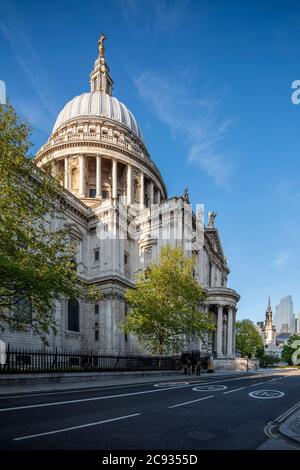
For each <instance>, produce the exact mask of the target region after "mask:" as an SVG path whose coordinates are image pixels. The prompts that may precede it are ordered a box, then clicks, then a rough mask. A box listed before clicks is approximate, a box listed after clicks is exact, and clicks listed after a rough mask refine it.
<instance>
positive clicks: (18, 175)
mask: <svg viewBox="0 0 300 470" xmlns="http://www.w3.org/2000/svg"><path fill="white" fill-rule="evenodd" d="M30 134H31V130H30V127H29V125H28V124H27V122H25V121H23V120H22V119H20V118H19V117H18V116H17V114H16V112H15V111H14V109H13V107H12V106H11V105H10V104H7V105H5V106H4V105H3V106H0V325H1V327H2V328H4V327H5V326H9V327H12V328H14V329H16V330H19V331H27V330H29V329H31V330H33V331H35V332H37V333H41V334H42V335H44V334H45V333H47V332H48V331H49V330H50V329H51V328H52V329H55V319H54V308H55V299H58V300H59V299H61V298H63V297H67V298H78V297H86V296H88V297H93V296H95V295H96V294H95V292H91V291H90V290H89V289H87V288H86V286H85V285H84V284H83V283H82V282H79V281H78V278H77V274H76V266H74V258H75V254H76V253H75V251H76V247H75V246H72V245H71V244H70V229H69V228H68V227H67V226H66V224H65V223H64V207H63V198H62V193H61V186H60V185H59V183H58V182H57V181H56V180H55V179H54V178H52V177H51V176H49V175H47V174H46V173H45V172H43V171H42V170H39V169H38V168H37V167H36V166H35V165H33V163H32V161H31V159H30V158H29V157H28V156H27V154H28V151H29V149H30V147H31V143H30V140H29V138H30Z"/></svg>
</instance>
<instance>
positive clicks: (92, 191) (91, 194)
mask: <svg viewBox="0 0 300 470" xmlns="http://www.w3.org/2000/svg"><path fill="white" fill-rule="evenodd" d="M90 197H92V198H94V197H96V188H90Z"/></svg>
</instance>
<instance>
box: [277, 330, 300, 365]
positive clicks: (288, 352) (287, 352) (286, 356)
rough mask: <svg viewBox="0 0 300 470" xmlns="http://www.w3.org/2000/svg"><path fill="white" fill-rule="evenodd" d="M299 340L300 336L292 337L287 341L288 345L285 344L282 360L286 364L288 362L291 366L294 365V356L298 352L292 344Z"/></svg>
mask: <svg viewBox="0 0 300 470" xmlns="http://www.w3.org/2000/svg"><path fill="white" fill-rule="evenodd" d="M299 340H300V335H292V336H290V337H289V339H288V340H287V344H285V345H284V346H283V348H282V353H281V358H282V360H283V361H284V362H287V363H288V364H289V365H292V364H293V361H292V354H293V353H294V352H295V351H296V349H295V348H292V344H293V342H294V341H299ZM299 356H300V355H299Z"/></svg>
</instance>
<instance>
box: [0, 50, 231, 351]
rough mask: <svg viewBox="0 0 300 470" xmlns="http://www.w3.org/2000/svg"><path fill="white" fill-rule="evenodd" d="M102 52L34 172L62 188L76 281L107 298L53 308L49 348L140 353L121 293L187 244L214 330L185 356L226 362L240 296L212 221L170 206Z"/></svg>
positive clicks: (27, 339) (184, 205) (181, 200)
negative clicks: (46, 172) (170, 249)
mask: <svg viewBox="0 0 300 470" xmlns="http://www.w3.org/2000/svg"><path fill="white" fill-rule="evenodd" d="M103 51H104V49H102V54H103V55H100V52H99V56H98V58H97V60H96V62H95V66H94V69H93V71H92V73H91V75H90V78H91V80H90V83H91V92H90V93H83V94H82V95H80V96H78V97H75V98H74V99H73V100H71V101H70V102H69V103H67V105H66V106H65V107H64V109H63V110H62V111H61V113H60V114H59V116H58V118H57V121H56V123H55V126H54V129H53V131H52V133H51V135H50V137H49V139H48V142H47V143H46V144H45V145H43V146H42V147H41V148H40V150H39V151H38V153H37V155H36V157H35V163H36V165H37V166H39V167H41V168H44V169H46V168H49V167H51V171H52V174H53V176H55V177H57V178H59V180H60V182H61V184H62V186H63V187H64V198H65V204H66V207H67V213H68V220H67V223H68V224H69V225H71V227H72V241H73V243H76V245H77V248H78V255H77V263H78V275H79V276H80V277H81V278H83V279H85V280H86V281H88V282H89V283H92V284H94V285H96V286H97V287H98V288H99V289H100V290H101V291H102V293H103V297H102V300H101V301H100V303H99V304H81V305H78V306H76V305H71V304H69V303H68V301H67V300H66V301H64V302H62V303H57V310H56V317H57V322H58V325H59V330H60V332H59V334H58V335H56V336H53V335H51V336H50V338H49V342H50V345H51V346H52V347H59V348H70V349H78V350H87V349H89V350H93V351H94V352H99V353H107V354H111V353H114V354H119V353H120V354H123V353H137V352H140V351H141V350H140V349H139V347H138V345H137V344H136V342H135V339H134V338H132V337H127V336H126V335H125V334H124V333H122V332H121V331H120V329H119V327H118V324H119V322H120V321H121V320H122V319H123V318H124V315H126V312H127V306H126V304H125V301H124V292H125V290H126V289H127V288H128V287H131V286H133V285H134V280H135V276H136V274H137V273H138V272H140V271H142V270H144V269H145V268H146V267H147V265H149V263H151V262H153V261H155V260H157V259H158V257H159V253H160V250H161V247H162V246H163V245H164V244H166V243H168V244H170V245H172V246H177V245H183V246H184V249H185V252H186V254H187V255H188V256H191V255H192V254H194V255H195V256H196V267H195V273H194V274H195V277H196V278H197V279H198V281H199V283H200V284H201V285H202V286H203V287H204V288H205V289H206V291H207V294H208V296H207V300H206V302H205V305H204V306H203V308H205V309H207V310H208V311H210V312H211V313H212V315H213V317H214V320H215V323H216V326H217V328H216V331H215V332H214V334H212V335H208V336H207V338H206V339H205V340H204V341H203V342H202V343H199V342H197V343H193V344H190V345H188V346H187V347H188V348H190V349H197V350H199V349H200V350H201V351H202V352H204V353H207V352H208V353H209V354H211V355H215V356H218V357H220V358H232V357H234V356H235V315H236V305H237V302H238V300H239V295H238V294H237V293H236V292H235V291H234V290H233V289H229V288H227V277H228V274H229V269H228V266H227V262H226V259H225V257H224V254H223V250H222V245H221V241H220V238H219V234H218V230H217V229H216V228H215V227H214V221H215V216H216V214H215V213H214V212H211V213H210V216H209V223H208V226H207V227H204V226H201V224H199V223H198V222H197V219H196V216H195V214H194V213H193V211H192V208H191V205H190V203H189V198H188V193H187V191H186V192H185V194H184V195H183V196H180V197H173V198H168V195H167V190H166V186H165V183H164V181H163V178H162V176H161V174H160V171H159V169H158V168H157V166H156V165H155V163H154V162H153V161H152V160H151V158H150V155H149V153H148V151H147V148H146V146H145V143H144V141H143V136H142V133H141V131H140V128H139V126H138V124H137V122H136V120H135V118H134V116H133V115H132V114H131V113H130V111H128V109H127V108H126V107H125V105H123V104H122V103H121V102H119V101H118V100H117V99H116V98H114V97H113V96H112V84H113V82H112V79H111V77H110V74H109V68H108V65H107V63H106V61H105V57H104V52H103ZM122 208H123V210H121V209H122ZM187 213H188V214H189V218H188V222H187V221H186V219H185V217H186V214H187ZM57 223H60V222H55V221H53V224H54V226H55V224H57ZM54 226H53V228H55V227H54ZM99 227H100V229H99ZM187 228H188V230H189V231H190V233H193V236H194V238H195V239H198V240H200V242H199V244H198V245H197V243H194V244H193V246H192V247H191V245H190V244H188V243H186V235H185V234H186V233H187V232H186V230H187ZM161 230H163V231H164V234H163V236H162V234H161ZM100 232H101V233H100ZM99 234H100V235H101V236H100V235H99ZM105 234H107V237H106V236H105ZM108 235H109V236H108ZM74 312H75V313H74ZM75 314H76V321H73V320H72V315H73V316H74V315H75ZM3 339H4V340H6V341H9V342H10V343H12V344H18V345H22V346H26V347H32V346H35V347H38V346H41V342H40V339H39V337H38V336H34V335H30V334H26V335H25V334H20V333H13V332H6V333H5V335H4V338H3Z"/></svg>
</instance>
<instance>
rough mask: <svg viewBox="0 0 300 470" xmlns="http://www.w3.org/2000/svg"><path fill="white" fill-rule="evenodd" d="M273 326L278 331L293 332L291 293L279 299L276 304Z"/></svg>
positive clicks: (293, 316) (293, 315)
mask: <svg viewBox="0 0 300 470" xmlns="http://www.w3.org/2000/svg"><path fill="white" fill-rule="evenodd" d="M275 312H276V313H275V326H276V331H277V334H278V333H295V314H294V302H293V299H292V296H291V295H287V296H286V297H283V298H282V299H280V304H279V305H276V311H275Z"/></svg>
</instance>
